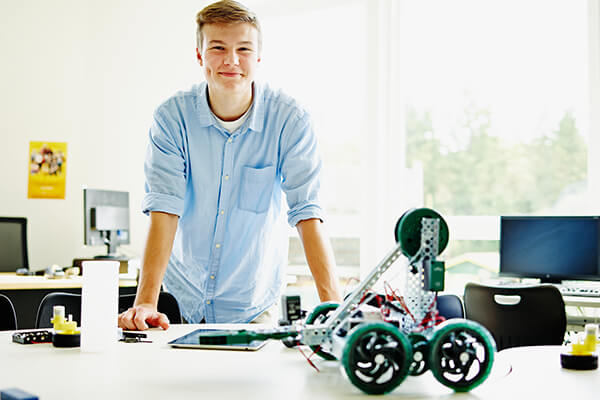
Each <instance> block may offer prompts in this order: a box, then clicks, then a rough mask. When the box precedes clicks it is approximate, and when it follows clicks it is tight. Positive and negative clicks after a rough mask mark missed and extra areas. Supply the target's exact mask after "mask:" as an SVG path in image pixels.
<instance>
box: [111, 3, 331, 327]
mask: <svg viewBox="0 0 600 400" xmlns="http://www.w3.org/2000/svg"><path fill="white" fill-rule="evenodd" d="M197 23H198V31H197V39H198V47H197V49H196V54H197V58H198V62H199V63H200V66H201V67H203V69H204V74H205V77H206V82H204V83H202V84H199V85H195V86H194V87H192V89H191V90H189V91H186V92H179V93H178V94H176V95H175V96H173V97H172V98H170V99H169V100H167V101H166V102H165V103H163V104H162V105H161V106H160V107H158V109H157V110H156V112H155V114H154V123H153V125H152V127H151V128H150V142H149V145H148V150H147V156H146V162H145V173H146V183H145V190H146V195H145V197H144V201H143V211H144V212H145V213H146V214H150V227H149V231H148V237H147V240H146V248H145V251H144V257H143V265H142V274H141V277H140V282H139V287H138V292H137V296H136V301H135V305H134V307H132V308H130V309H129V310H127V311H126V312H124V313H122V314H121V315H119V326H121V327H122V328H124V329H147V328H148V325H151V326H161V327H162V328H164V329H167V328H168V326H169V324H168V320H167V318H166V316H165V315H164V314H162V313H159V312H157V309H156V305H157V299H158V294H159V291H160V286H161V283H162V282H163V278H164V284H165V287H166V289H167V290H168V291H169V292H171V293H172V294H173V295H175V297H176V298H177V300H178V302H179V305H180V307H181V310H182V314H183V317H184V319H185V320H187V321H188V322H191V323H199V322H208V323H215V322H216V323H225V322H230V323H233V322H251V321H256V320H257V319H260V317H261V315H263V314H265V313H267V312H268V310H269V308H271V307H273V305H274V304H275V303H276V302H277V300H278V298H279V294H280V290H281V288H282V286H283V283H284V277H285V275H284V274H285V272H284V268H285V265H286V262H287V260H286V254H287V245H288V244H287V236H286V235H285V234H284V231H282V229H281V228H282V222H285V220H284V218H283V216H282V215H281V214H282V211H283V208H282V203H283V199H282V197H283V196H282V194H284V195H285V198H286V200H287V204H288V206H289V211H288V212H287V220H288V223H289V224H290V225H291V226H295V227H296V228H297V229H298V232H299V235H300V238H301V240H302V243H303V245H304V251H305V255H306V259H307V262H308V265H309V267H310V269H311V272H312V274H313V277H314V279H315V282H316V285H317V290H318V293H319V297H320V299H321V301H329V300H337V301H339V300H340V292H339V289H338V285H337V279H336V278H335V273H334V268H335V261H334V258H333V252H332V250H331V246H330V244H329V241H328V239H327V238H326V236H325V234H324V232H323V229H322V220H323V215H322V209H321V207H320V205H319V202H318V192H319V174H320V171H321V160H320V158H319V155H318V153H317V140H316V137H315V133H314V131H313V129H312V126H311V123H310V119H309V116H308V114H307V113H306V112H305V111H304V110H303V109H302V108H300V107H299V106H298V105H297V103H296V102H295V101H294V100H293V99H291V98H290V97H288V96H286V95H284V94H282V93H280V92H277V91H273V90H272V89H270V88H269V87H268V86H266V85H261V84H259V83H257V82H255V81H254V75H255V72H256V69H257V66H258V64H259V62H260V50H261V31H260V25H259V23H258V20H257V19H256V16H255V15H254V14H253V13H252V12H251V11H249V10H248V9H246V8H245V7H244V6H242V5H241V4H239V3H237V2H235V1H229V0H226V1H219V2H217V3H214V4H211V5H209V6H207V7H206V8H204V9H203V10H202V11H200V12H199V13H198V15H197Z"/></svg>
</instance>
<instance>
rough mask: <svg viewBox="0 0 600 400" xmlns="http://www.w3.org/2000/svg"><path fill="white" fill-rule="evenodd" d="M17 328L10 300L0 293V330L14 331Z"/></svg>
mask: <svg viewBox="0 0 600 400" xmlns="http://www.w3.org/2000/svg"><path fill="white" fill-rule="evenodd" d="M16 329H17V314H16V313H15V307H13V304H12V301H10V299H9V298H8V297H6V296H5V295H3V294H0V331H14V330H16Z"/></svg>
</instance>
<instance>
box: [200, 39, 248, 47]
mask: <svg viewBox="0 0 600 400" xmlns="http://www.w3.org/2000/svg"><path fill="white" fill-rule="evenodd" d="M208 44H227V43H225V42H224V41H222V40H216V39H214V40H211V41H210V42H208ZM239 45H245V46H247V45H254V42H252V41H250V40H245V41H243V42H238V43H236V46H239Z"/></svg>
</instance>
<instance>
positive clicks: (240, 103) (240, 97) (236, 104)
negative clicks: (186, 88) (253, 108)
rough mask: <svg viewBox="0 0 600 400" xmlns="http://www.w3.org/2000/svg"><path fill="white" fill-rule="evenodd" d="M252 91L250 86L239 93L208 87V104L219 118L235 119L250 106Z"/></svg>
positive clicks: (225, 119)
mask: <svg viewBox="0 0 600 400" xmlns="http://www.w3.org/2000/svg"><path fill="white" fill-rule="evenodd" d="M252 93H253V90H252V86H251V87H250V88H248V90H246V91H244V92H239V93H223V92H219V91H218V90H214V89H211V88H210V87H209V88H208V104H209V105H210V109H211V110H212V112H213V113H215V115H216V116H217V117H219V119H221V120H223V121H235V120H236V119H238V118H239V117H241V116H242V115H244V113H245V112H246V111H248V109H249V108H250V105H251V104H252Z"/></svg>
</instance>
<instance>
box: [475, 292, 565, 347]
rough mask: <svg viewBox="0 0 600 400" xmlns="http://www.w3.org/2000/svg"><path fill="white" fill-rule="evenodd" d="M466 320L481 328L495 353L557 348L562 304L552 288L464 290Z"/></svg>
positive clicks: (560, 340)
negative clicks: (492, 341) (493, 342)
mask: <svg viewBox="0 0 600 400" xmlns="http://www.w3.org/2000/svg"><path fill="white" fill-rule="evenodd" d="M464 301H465V314H466V317H467V319H470V320H473V321H476V322H479V323H480V324H482V325H483V326H485V327H486V328H487V329H488V330H489V331H490V333H491V334H492V336H494V339H495V340H496V346H497V348H498V350H502V349H506V348H509V347H518V346H535V345H556V344H558V345H560V344H562V343H563V340H564V336H565V331H566V327H567V318H566V314H565V303H564V301H563V298H562V295H561V294H560V291H559V290H558V289H557V288H556V287H554V286H552V285H544V284H542V285H533V286H513V287H510V286H486V285H480V284H476V283H468V284H467V285H466V286H465V295H464Z"/></svg>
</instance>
